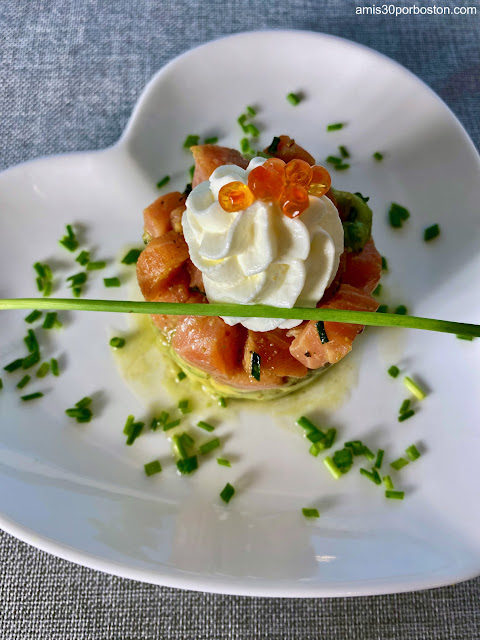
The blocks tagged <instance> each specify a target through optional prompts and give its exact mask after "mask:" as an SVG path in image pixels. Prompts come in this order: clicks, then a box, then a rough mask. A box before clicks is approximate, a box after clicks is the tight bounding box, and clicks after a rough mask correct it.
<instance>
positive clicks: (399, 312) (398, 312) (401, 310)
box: [394, 304, 408, 316]
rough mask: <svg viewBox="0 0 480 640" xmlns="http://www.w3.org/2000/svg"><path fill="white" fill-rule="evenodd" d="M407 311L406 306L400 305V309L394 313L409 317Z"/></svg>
mask: <svg viewBox="0 0 480 640" xmlns="http://www.w3.org/2000/svg"><path fill="white" fill-rule="evenodd" d="M407 311H408V309H407V307H406V306H405V305H404V304H399V305H398V307H397V308H396V309H395V311H394V313H396V314H397V315H400V316H405V315H407Z"/></svg>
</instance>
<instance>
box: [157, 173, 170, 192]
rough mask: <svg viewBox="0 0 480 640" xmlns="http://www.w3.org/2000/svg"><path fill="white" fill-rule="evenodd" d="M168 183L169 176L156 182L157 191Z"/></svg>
mask: <svg viewBox="0 0 480 640" xmlns="http://www.w3.org/2000/svg"><path fill="white" fill-rule="evenodd" d="M169 182H170V176H165V177H164V178H162V179H161V180H159V181H158V182H157V189H161V188H162V187H164V186H165V185H167V184H168V183H169Z"/></svg>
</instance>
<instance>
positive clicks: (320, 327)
mask: <svg viewBox="0 0 480 640" xmlns="http://www.w3.org/2000/svg"><path fill="white" fill-rule="evenodd" d="M315 328H316V330H317V333H318V337H319V338H320V342H321V343H322V344H326V343H327V342H328V336H327V332H326V331H325V324H324V322H323V321H322V320H318V321H317V322H316V323H315Z"/></svg>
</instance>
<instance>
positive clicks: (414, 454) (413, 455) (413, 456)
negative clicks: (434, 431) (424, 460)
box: [405, 444, 421, 462]
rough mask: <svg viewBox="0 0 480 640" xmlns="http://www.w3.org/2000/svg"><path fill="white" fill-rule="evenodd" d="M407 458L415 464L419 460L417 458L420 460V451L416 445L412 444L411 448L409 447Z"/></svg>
mask: <svg viewBox="0 0 480 640" xmlns="http://www.w3.org/2000/svg"><path fill="white" fill-rule="evenodd" d="M405 451H406V453H407V456H408V457H409V458H410V460H411V461H412V462H413V461H414V460H417V458H420V455H421V454H420V451H419V450H418V449H417V447H416V446H415V445H414V444H411V445H410V446H409V447H407V448H406V449H405Z"/></svg>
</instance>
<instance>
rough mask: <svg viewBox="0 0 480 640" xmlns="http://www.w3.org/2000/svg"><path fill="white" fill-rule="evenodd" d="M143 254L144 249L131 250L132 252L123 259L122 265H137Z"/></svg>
mask: <svg viewBox="0 0 480 640" xmlns="http://www.w3.org/2000/svg"><path fill="white" fill-rule="evenodd" d="M141 253H142V249H130V251H129V252H128V253H127V254H126V255H125V256H124V257H123V258H122V261H121V262H122V264H127V265H130V264H137V261H138V259H139V257H140V254H141Z"/></svg>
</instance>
